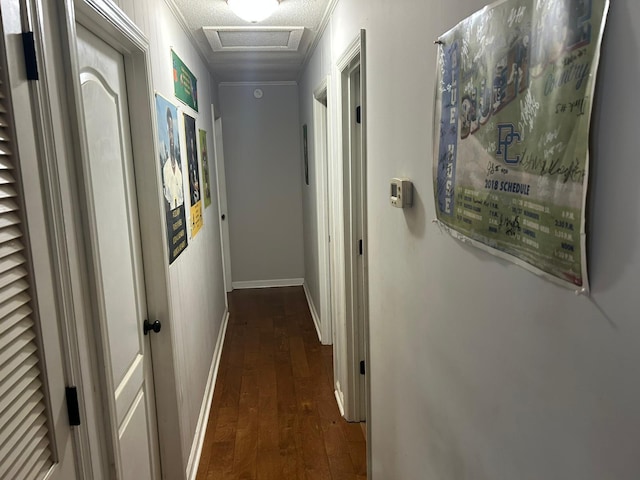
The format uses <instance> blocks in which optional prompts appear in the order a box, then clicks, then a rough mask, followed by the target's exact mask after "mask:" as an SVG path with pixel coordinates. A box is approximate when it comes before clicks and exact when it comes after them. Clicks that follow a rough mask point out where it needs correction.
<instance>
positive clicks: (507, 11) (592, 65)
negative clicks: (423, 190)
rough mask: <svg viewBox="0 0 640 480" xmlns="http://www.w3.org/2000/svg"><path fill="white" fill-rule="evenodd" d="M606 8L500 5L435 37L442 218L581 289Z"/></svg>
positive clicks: (551, 0)
mask: <svg viewBox="0 0 640 480" xmlns="http://www.w3.org/2000/svg"><path fill="white" fill-rule="evenodd" d="M608 6H609V3H608V0H503V1H500V2H496V3H494V4H492V5H490V6H487V7H485V8H484V9H482V10H480V11H479V12H477V13H475V14H474V15H472V16H471V17H469V18H467V19H466V20H464V21H462V22H461V23H460V24H458V25H457V26H456V27H454V28H453V29H452V30H450V31H449V32H447V33H446V34H444V35H443V36H442V37H440V39H439V42H438V43H439V49H438V69H437V76H438V77H437V89H436V101H435V117H434V118H435V136H434V149H435V151H434V194H435V201H436V213H437V217H438V220H439V221H440V223H441V224H443V225H444V226H445V227H447V229H448V230H449V232H450V233H451V234H452V235H454V236H455V237H458V238H462V239H464V240H469V241H471V243H473V244H474V245H476V246H479V247H481V248H483V249H486V250H489V251H490V252H491V253H494V254H495V255H498V256H500V257H504V258H508V259H510V260H512V261H514V262H516V263H518V264H520V265H522V266H524V267H526V268H528V269H529V270H532V271H534V272H536V273H538V274H541V275H543V276H546V277H547V278H550V279H552V280H554V281H556V282H558V283H561V284H563V285H566V286H571V287H572V288H578V289H585V290H586V289H587V288H588V281H587V270H586V252H585V244H586V236H585V203H586V193H587V180H588V172H589V123H590V118H591V107H592V102H593V92H594V88H595V81H596V71H597V66H598V60H599V56H600V43H601V40H602V33H603V28H604V23H605V18H606V12H607V9H608Z"/></svg>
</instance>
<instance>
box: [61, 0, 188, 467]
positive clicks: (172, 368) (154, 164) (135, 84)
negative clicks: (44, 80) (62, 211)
mask: <svg viewBox="0 0 640 480" xmlns="http://www.w3.org/2000/svg"><path fill="white" fill-rule="evenodd" d="M64 7H65V12H64V17H65V23H64V25H63V29H64V32H63V35H64V39H63V43H64V47H65V48H63V50H64V52H65V53H67V56H66V58H65V59H64V60H65V61H66V62H65V66H64V67H65V72H64V78H65V80H66V82H67V87H68V89H67V91H68V92H69V95H68V101H67V105H66V106H67V108H68V114H69V116H70V122H71V125H72V127H71V129H70V130H71V131H72V132H73V138H72V139H71V140H72V142H71V143H72V145H71V148H72V149H73V151H74V154H75V155H74V156H75V158H76V159H77V160H76V165H75V172H74V173H75V175H76V176H77V186H76V189H75V191H74V195H75V198H76V200H77V205H76V207H77V208H79V210H80V212H76V215H77V214H78V213H79V217H78V218H76V221H77V222H78V223H79V224H81V225H84V230H85V231H86V229H88V228H89V225H90V223H89V221H88V218H89V217H88V215H89V214H88V211H87V207H86V204H87V202H86V198H87V195H86V193H84V192H87V191H88V189H89V188H90V182H89V178H88V175H87V172H86V171H85V170H84V168H83V164H84V162H86V159H87V158H88V151H89V149H88V145H87V139H86V135H85V134H84V113H83V106H82V95H81V86H80V77H79V67H78V56H77V50H76V46H75V45H76V44H75V42H76V22H78V23H80V24H82V25H83V26H85V27H86V28H88V29H89V30H90V31H91V32H93V33H94V34H95V35H97V36H98V37H100V38H101V39H103V40H104V41H105V42H107V43H109V44H110V45H111V46H112V47H114V48H115V49H116V50H118V51H119V52H120V53H122V54H123V57H124V61H125V71H126V77H127V92H128V100H129V114H130V117H131V122H130V124H131V139H132V150H133V157H134V171H135V180H136V190H137V193H138V205H137V206H138V211H139V221H140V240H141V245H142V251H143V252H144V255H143V268H144V272H145V287H146V303H147V312H148V313H147V314H148V316H149V319H150V320H156V319H158V320H160V321H161V322H162V324H163V328H162V332H161V333H159V334H157V335H151V336H150V344H151V352H150V353H152V355H151V359H152V364H153V370H154V371H155V372H158V373H159V372H161V374H157V375H155V383H154V386H155V393H156V394H155V396H154V395H148V403H150V404H149V405H148V408H153V409H154V410H155V411H156V413H157V418H158V419H161V421H159V422H158V424H157V432H158V434H157V435H158V436H155V435H151V436H150V438H151V440H152V442H153V441H158V443H159V451H158V445H156V446H155V448H154V446H153V445H151V446H150V449H151V451H152V455H153V456H154V458H153V463H154V464H156V465H158V464H159V462H160V459H162V462H161V463H162V476H163V478H176V479H177V478H183V477H184V475H185V473H184V472H185V468H183V465H182V459H183V458H184V455H183V454H182V444H181V440H180V439H181V434H180V425H179V415H178V412H179V402H178V392H177V388H176V378H177V375H176V372H177V369H176V365H175V360H174V358H173V352H174V349H173V348H172V346H173V345H174V344H175V339H174V335H175V333H174V332H173V329H172V325H171V322H170V312H171V305H170V298H169V288H168V286H169V266H168V261H167V258H168V251H167V248H168V247H167V245H166V242H165V238H166V234H165V228H166V226H165V224H164V223H165V222H164V220H165V216H164V211H163V208H162V207H163V203H162V202H163V200H162V189H161V186H160V181H159V179H160V178H161V177H160V175H161V173H160V172H159V162H158V161H156V160H155V159H158V158H159V157H158V152H157V139H156V135H157V125H156V116H155V113H154V112H155V109H154V105H153V90H152V81H151V64H150V50H149V49H150V47H149V41H148V40H147V38H146V37H145V36H144V34H143V33H142V32H141V31H140V30H139V29H138V27H137V26H136V25H135V24H133V23H132V21H131V20H130V19H129V18H128V17H127V16H126V15H124V13H123V12H122V11H121V10H120V9H119V8H118V7H117V6H115V5H114V4H113V3H112V2H109V1H106V0H65V5H64ZM70 188H72V189H74V186H73V185H71V187H70ZM86 247H87V246H86V245H85V246H84V248H86ZM81 248H82V246H81ZM78 256H79V258H77V259H75V260H76V261H78V262H81V263H82V264H83V265H84V268H83V270H84V276H85V278H86V279H88V280H89V282H88V286H89V288H83V291H82V292H77V294H78V295H83V296H84V298H85V306H87V305H88V307H87V311H88V312H94V311H95V304H96V302H95V298H94V297H95V288H94V287H92V283H91V278H92V277H91V272H92V271H93V260H92V259H91V256H90V254H88V250H87V251H86V252H84V254H83V253H82V252H80V253H79V255H78ZM91 317H94V315H91V314H89V315H88V316H87V318H91ZM94 318H95V317H94ZM83 328H84V329H85V336H86V338H85V343H86V344H88V345H91V344H93V345H95V342H96V341H99V336H100V332H99V330H98V329H97V328H93V326H92V322H91V321H87V322H85V325H84V326H83ZM81 336H82V335H81ZM97 356H98V358H97V361H98V364H99V368H100V371H101V372H102V373H101V375H100V376H101V377H102V384H101V385H100V387H101V392H100V394H98V395H95V398H94V399H93V400H94V402H95V403H100V402H102V404H103V405H105V407H106V406H107V405H109V402H111V400H109V399H107V400H105V399H106V392H107V391H109V389H107V388H106V384H105V381H106V379H105V378H104V377H105V376H104V373H103V372H104V371H105V370H104V365H103V362H104V359H103V358H101V355H99V354H98V355H97ZM95 371H96V369H95V368H93V372H90V373H89V375H90V374H95ZM85 375H86V374H85ZM153 402H155V406H154V405H153ZM154 410H150V411H154ZM105 411H110V413H113V406H109V407H108V408H105ZM97 413H98V414H100V413H101V412H99V411H98V412H97ZM105 423H106V425H105V426H104V435H105V436H107V437H110V438H112V439H113V438H115V436H116V435H117V431H114V422H113V419H111V420H108V421H107V422H105ZM158 437H159V439H158ZM110 443H111V444H112V445H113V441H112V442H110ZM109 450H110V451H109ZM108 454H109V457H110V458H111V459H113V458H115V455H116V452H114V451H113V446H112V447H111V448H110V449H109V448H108ZM158 454H159V456H158ZM157 470H159V469H157ZM112 473H113V472H112ZM154 474H155V476H156V478H160V472H159V471H156V472H154Z"/></svg>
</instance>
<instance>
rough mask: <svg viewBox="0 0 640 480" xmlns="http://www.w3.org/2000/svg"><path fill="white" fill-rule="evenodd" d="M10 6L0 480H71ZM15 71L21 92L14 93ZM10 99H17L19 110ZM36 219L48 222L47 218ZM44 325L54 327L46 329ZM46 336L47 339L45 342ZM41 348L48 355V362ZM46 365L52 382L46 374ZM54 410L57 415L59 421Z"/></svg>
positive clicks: (1, 248) (1, 211)
mask: <svg viewBox="0 0 640 480" xmlns="http://www.w3.org/2000/svg"><path fill="white" fill-rule="evenodd" d="M8 3H9V2H6V1H4V0H2V2H1V4H0V13H1V14H2V25H1V26H2V32H1V33H2V35H0V480H41V479H44V478H45V477H46V478H47V479H51V480H62V479H65V480H67V479H70V480H72V479H74V478H76V473H75V466H74V459H73V452H72V447H71V436H70V427H69V424H68V419H67V418H66V417H67V415H66V412H65V411H64V410H63V409H61V407H62V408H64V403H63V402H64V387H65V385H64V379H63V376H62V372H63V369H62V359H61V356H60V353H61V352H60V344H59V336H58V335H59V331H58V330H57V328H58V327H57V318H56V316H55V312H51V313H47V314H46V315H41V314H40V313H39V312H40V311H39V309H38V304H37V302H36V301H35V297H36V296H37V295H35V294H34V293H35V290H34V287H33V285H34V284H35V283H34V279H35V278H36V277H37V278H38V279H39V280H40V279H41V280H42V285H43V290H42V297H46V300H44V303H45V304H47V307H49V306H50V305H49V304H48V302H49V301H50V300H51V299H52V298H53V295H51V292H52V291H53V285H52V281H51V276H50V271H49V270H40V269H38V271H35V269H34V264H33V263H32V258H35V257H31V255H30V250H35V249H36V248H38V250H45V251H46V250H47V249H46V240H45V241H44V242H45V243H44V248H41V247H42V246H43V243H42V239H40V240H39V242H38V247H35V246H34V245H30V243H29V240H28V238H27V235H26V232H27V224H28V223H29V220H30V219H29V218H28V215H27V213H26V212H27V210H26V208H25V204H26V202H25V198H24V197H23V195H22V191H24V190H26V189H24V188H23V187H22V176H21V175H20V172H24V173H23V176H27V175H31V176H35V180H34V178H33V177H32V178H31V179H30V182H34V181H35V182H36V184H38V182H37V175H38V172H37V170H36V171H34V170H33V169H32V168H31V166H30V165H25V164H22V163H21V161H20V157H21V155H22V157H24V158H27V157H30V161H34V157H35V152H34V147H33V144H34V143H35V142H34V141H33V138H34V137H33V131H32V124H31V125H30V126H29V127H28V128H27V130H29V128H31V131H28V132H27V131H21V139H24V138H25V135H27V136H29V135H30V136H31V139H32V140H31V142H25V144H24V149H23V148H22V144H20V147H21V148H20V149H19V148H18V146H19V144H18V142H17V141H16V135H15V132H16V131H17V130H18V127H17V126H16V124H15V120H14V118H15V117H14V115H13V112H14V111H19V112H21V114H22V116H21V119H24V117H25V115H27V116H29V117H28V118H30V113H25V112H30V107H31V105H30V104H29V96H28V94H25V91H26V87H25V85H26V82H25V81H24V80H22V81H20V80H19V79H18V81H16V82H14V77H16V76H17V75H18V72H20V71H21V70H22V69H21V68H20V61H21V60H19V57H18V55H19V54H20V52H19V50H18V47H19V45H18V44H17V43H16V42H11V41H9V42H8V44H9V48H5V39H6V38H9V39H10V38H11V37H13V38H15V37H16V36H17V35H15V31H12V28H19V16H17V18H15V17H16V15H14V12H15V10H11V8H7V4H8ZM14 3H17V2H14ZM12 25H13V27H12ZM7 64H8V65H10V67H7ZM9 71H11V73H12V76H11V80H12V82H11V85H12V86H14V88H15V89H12V88H11V87H10V84H9V75H8V72H9ZM22 75H24V74H22ZM12 93H14V94H15V97H17V98H19V101H18V103H15V104H14V105H12V102H11V98H12V96H13V95H12ZM22 127H24V123H23V124H21V128H22ZM23 130H24V128H23ZM22 141H23V140H21V142H22ZM19 150H22V151H19ZM30 184H31V183H30ZM30 195H31V197H30V201H31V200H32V199H33V198H34V196H35V197H36V198H37V199H38V200H39V201H41V197H40V195H41V193H40V192H39V191H35V192H33V193H30ZM37 216H38V217H39V218H40V220H41V219H42V218H43V216H42V215H41V212H40V214H39V215H37ZM33 223H34V225H33V228H34V230H36V231H42V229H44V226H43V225H42V223H40V224H39V222H38V221H37V220H35V221H34V222H33ZM30 247H32V248H30ZM46 255H47V253H43V252H40V253H38V259H39V261H40V260H41V259H43V258H44V259H45V264H46V259H47V258H48V257H47V256H46ZM47 268H49V267H47ZM32 272H33V273H32ZM38 283H40V282H38ZM47 289H48V290H47ZM45 290H46V291H45ZM39 295H40V291H38V296H39ZM52 310H55V309H52ZM40 322H42V325H44V323H45V322H48V324H47V326H46V327H43V328H40V325H41V323H40ZM41 331H42V332H46V333H44V334H42V335H41V334H40V332H41ZM51 334H53V336H52V335H51ZM41 345H44V347H46V348H48V349H49V350H50V352H49V353H48V354H47V355H46V356H45V355H44V349H43V348H41ZM45 364H46V370H47V372H48V373H49V374H50V376H49V378H47V377H45V375H44V372H45V368H43V366H44V365H45ZM50 380H52V383H49V381H50ZM53 411H57V416H55V417H56V418H55V419H54V415H52V414H51V413H52V412H53ZM57 430H59V432H60V434H59V435H58V434H57Z"/></svg>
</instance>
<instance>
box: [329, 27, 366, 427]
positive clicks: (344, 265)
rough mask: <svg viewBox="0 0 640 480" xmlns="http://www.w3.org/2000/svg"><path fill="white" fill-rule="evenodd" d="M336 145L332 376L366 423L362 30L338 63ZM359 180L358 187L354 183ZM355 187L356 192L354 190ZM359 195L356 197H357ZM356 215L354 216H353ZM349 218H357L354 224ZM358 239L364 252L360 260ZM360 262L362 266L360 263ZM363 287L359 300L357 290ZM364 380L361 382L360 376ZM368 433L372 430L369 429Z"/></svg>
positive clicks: (341, 396) (347, 412)
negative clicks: (355, 82) (353, 104)
mask: <svg viewBox="0 0 640 480" xmlns="http://www.w3.org/2000/svg"><path fill="white" fill-rule="evenodd" d="M358 67H359V69H360V82H359V88H360V97H361V132H362V133H361V138H360V142H359V143H360V144H359V147H360V158H361V159H362V164H361V165H360V166H359V167H358V168H359V171H360V172H361V175H360V177H359V178H353V177H354V173H355V172H356V168H355V167H356V165H353V164H352V162H351V158H352V154H353V150H352V142H351V132H352V130H351V125H350V123H349V122H350V121H351V118H352V115H353V114H354V112H350V103H349V82H350V81H351V79H350V77H351V75H350V74H351V72H352V71H353V70H354V68H358ZM335 78H336V90H335V91H336V92H338V93H337V95H336V109H335V115H334V118H335V120H336V128H335V134H336V141H335V143H334V152H335V159H334V160H333V161H332V162H331V169H330V181H331V187H330V194H331V199H332V206H331V210H332V216H333V221H332V226H331V230H332V232H331V238H332V239H335V241H334V242H332V243H331V249H332V250H331V254H332V255H331V262H332V265H333V267H332V269H333V271H334V272H335V276H334V280H335V282H333V283H332V285H331V293H332V301H333V315H334V319H335V321H334V325H335V326H336V333H335V340H336V342H335V343H336V344H335V346H334V372H335V386H336V398H337V400H338V404H339V405H340V406H341V408H342V409H343V412H344V416H345V418H346V419H347V420H349V421H355V422H357V421H363V420H365V419H367V420H369V419H370V415H369V410H370V404H371V402H370V385H369V378H370V376H369V375H364V376H363V375H361V374H360V368H359V367H360V361H362V360H364V362H365V365H366V367H367V368H369V366H370V362H369V348H368V345H369V322H368V318H369V315H368V305H369V302H368V294H367V292H368V279H367V277H368V274H367V269H368V264H367V207H366V199H367V192H366V178H367V177H366V89H365V86H366V63H365V31H364V30H360V32H359V34H358V35H357V36H356V38H354V40H353V41H352V42H351V44H350V45H349V46H348V47H347V48H346V50H345V52H344V53H343V54H342V55H341V56H340V58H339V59H338V61H337V62H336V69H335ZM358 182H359V183H358ZM356 186H357V187H358V188H359V190H358V189H356ZM358 192H359V193H358ZM356 213H357V215H356ZM352 218H359V219H360V221H359V222H358V225H356V224H354V223H352V221H351V219H352ZM360 238H361V239H362V241H363V254H362V256H361V260H360V259H359V258H358V257H359V252H358V250H359V248H358V247H359V245H358V241H359V240H360ZM359 262H360V263H359ZM358 265H360V266H361V267H360V268H361V269H362V270H361V271H360V276H361V280H360V281H361V284H360V285H358V282H359V281H358V271H357V268H358ZM359 288H360V289H361V290H360V292H361V295H360V298H359V297H358V289H359ZM362 377H364V379H363V378H362ZM367 430H368V431H370V428H369V429H367Z"/></svg>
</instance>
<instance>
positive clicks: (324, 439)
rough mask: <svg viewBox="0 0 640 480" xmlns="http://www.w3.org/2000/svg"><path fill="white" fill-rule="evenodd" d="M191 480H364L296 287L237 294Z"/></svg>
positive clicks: (325, 352) (325, 355) (326, 360)
mask: <svg viewBox="0 0 640 480" xmlns="http://www.w3.org/2000/svg"><path fill="white" fill-rule="evenodd" d="M229 310H230V317H229V325H228V327H227V334H226V340H225V344H224V348H223V351H222V358H221V361H220V368H219V370H218V377H217V381H216V386H215V392H214V396H213V403H212V406H211V413H210V416H209V423H208V425H207V431H206V436H205V441H204V447H203V450H202V456H201V458H200V465H199V468H198V474H197V480H218V479H220V480H245V479H246V480H252V479H255V480H365V479H366V478H367V476H366V471H367V466H366V453H365V452H366V448H365V437H364V435H363V429H362V428H361V426H360V424H358V423H347V422H345V420H344V419H343V418H342V417H341V416H340V412H339V411H338V406H337V404H336V400H335V397H334V394H333V382H332V379H333V364H332V363H333V360H332V349H331V347H330V346H328V347H327V346H323V345H321V344H320V342H319V341H318V336H317V334H316V330H315V328H314V326H313V320H312V319H311V315H310V314H309V308H308V306H307V302H306V299H305V295H304V291H303V290H302V287H287V288H267V289H259V290H258V289H257V290H235V291H233V292H232V293H231V294H230V299H229Z"/></svg>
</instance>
